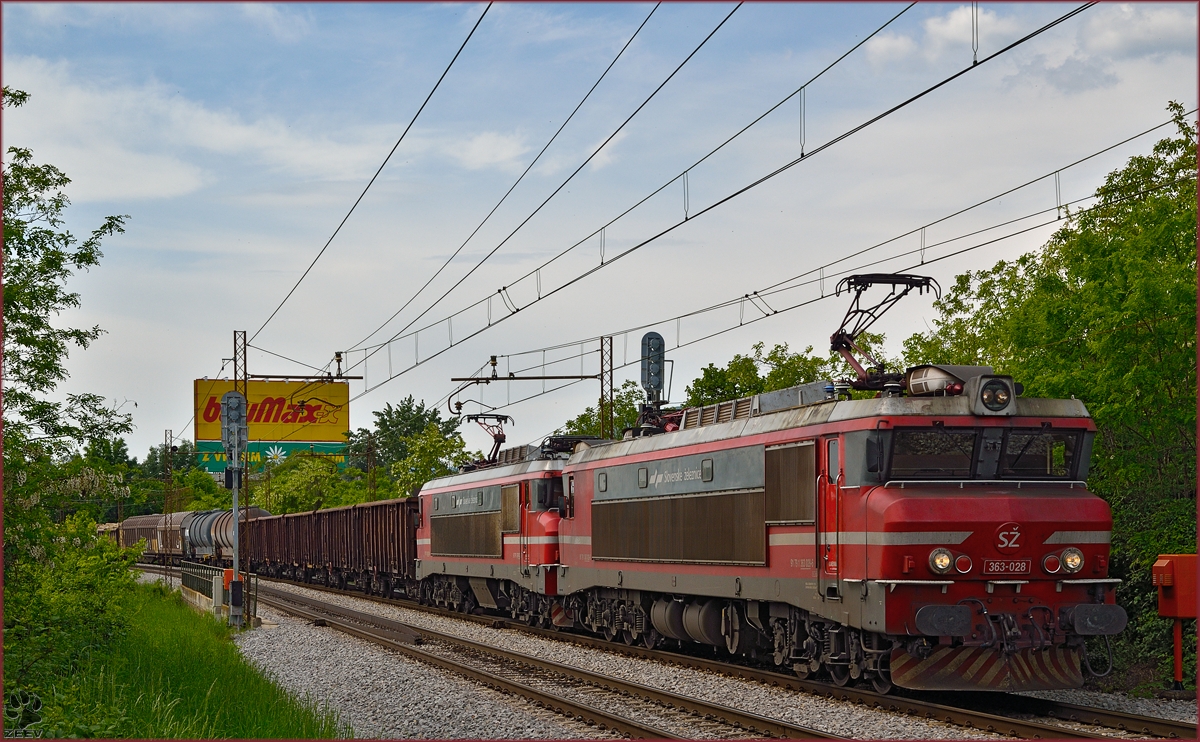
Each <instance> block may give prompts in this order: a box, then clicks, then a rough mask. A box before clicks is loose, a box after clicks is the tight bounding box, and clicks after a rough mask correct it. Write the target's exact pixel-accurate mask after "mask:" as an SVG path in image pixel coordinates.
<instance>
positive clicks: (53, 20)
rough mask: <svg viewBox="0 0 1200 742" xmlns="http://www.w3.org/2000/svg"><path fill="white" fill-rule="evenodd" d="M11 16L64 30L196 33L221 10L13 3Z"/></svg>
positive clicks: (182, 6) (158, 5)
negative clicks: (106, 28) (103, 28)
mask: <svg viewBox="0 0 1200 742" xmlns="http://www.w3.org/2000/svg"><path fill="white" fill-rule="evenodd" d="M4 12H5V16H6V18H5V19H6V20H8V13H10V12H16V13H23V14H24V17H23V18H22V19H21V22H22V23H26V24H30V25H35V26H43V27H55V28H61V27H63V26H71V27H77V28H91V27H97V26H102V25H105V24H112V23H114V22H115V23H116V24H117V25H120V26H122V27H125V28H137V29H147V28H148V29H159V30H170V31H194V30H195V29H196V27H197V26H199V25H201V24H204V23H208V22H212V21H214V20H215V19H216V18H217V15H218V13H219V12H220V11H219V10H215V11H214V9H213V8H212V6H208V7H206V6H205V5H204V4H202V3H200V4H197V3H190V4H184V3H11V4H7V5H5V8H4Z"/></svg>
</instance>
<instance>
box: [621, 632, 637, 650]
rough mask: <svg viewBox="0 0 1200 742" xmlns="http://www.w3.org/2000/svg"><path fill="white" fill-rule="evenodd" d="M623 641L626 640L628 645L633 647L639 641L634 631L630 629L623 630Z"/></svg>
mask: <svg viewBox="0 0 1200 742" xmlns="http://www.w3.org/2000/svg"><path fill="white" fill-rule="evenodd" d="M621 641H623V642H625V644H626V646H630V647H632V646H633V644H634V642H636V641H637V639H636V638H634V636H633V632H632V631H630V630H629V629H625V630H623V631H622V632H621Z"/></svg>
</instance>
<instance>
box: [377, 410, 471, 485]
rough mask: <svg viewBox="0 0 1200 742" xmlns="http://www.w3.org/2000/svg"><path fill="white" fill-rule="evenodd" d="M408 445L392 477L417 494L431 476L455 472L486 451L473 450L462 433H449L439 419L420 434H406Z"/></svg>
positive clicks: (405, 440)
mask: <svg viewBox="0 0 1200 742" xmlns="http://www.w3.org/2000/svg"><path fill="white" fill-rule="evenodd" d="M404 449H405V450H406V451H408V455H407V456H405V457H404V458H403V459H401V460H400V461H397V462H396V463H394V464H392V477H393V478H394V479H395V480H396V487H397V488H398V489H399V490H400V492H401V493H403V494H415V493H416V492H417V490H419V489H420V488H421V485H423V484H425V483H426V482H428V481H429V480H430V479H435V478H437V477H444V476H446V475H447V474H453V473H455V472H456V471H458V469H459V467H461V466H463V465H464V464H467V463H470V462H471V461H475V460H477V459H481V458H483V455H482V454H480V453H478V452H476V453H469V452H468V451H467V450H466V444H465V443H464V442H463V439H462V436H460V435H459V434H458V433H451V434H449V435H447V434H446V433H443V432H442V428H441V427H439V426H438V424H437V423H436V422H432V421H431V422H430V423H429V424H428V425H426V426H425V429H424V430H422V431H421V432H420V433H417V434H416V435H410V436H406V437H405V439H404Z"/></svg>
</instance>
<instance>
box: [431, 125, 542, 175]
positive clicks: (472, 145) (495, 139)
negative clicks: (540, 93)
mask: <svg viewBox="0 0 1200 742" xmlns="http://www.w3.org/2000/svg"><path fill="white" fill-rule="evenodd" d="M443 151H444V152H445V153H446V154H447V155H449V156H450V157H452V158H454V159H455V160H458V162H459V163H460V164H461V165H462V166H463V167H465V168H467V169H468V170H481V169H483V168H487V167H495V166H500V167H503V168H505V169H509V170H511V169H514V168H517V167H519V166H520V163H519V162H518V161H517V158H519V157H520V156H521V155H523V154H525V153H526V152H528V151H529V147H527V146H525V144H524V141H523V139H522V138H521V137H520V136H517V135H515V134H499V133H497V132H494V131H485V132H484V133H482V134H476V135H475V136H473V137H471V138H470V139H468V140H466V141H465V142H454V143H451V144H447V145H445V146H444V147H443Z"/></svg>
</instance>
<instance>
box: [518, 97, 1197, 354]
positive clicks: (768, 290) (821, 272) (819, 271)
mask: <svg viewBox="0 0 1200 742" xmlns="http://www.w3.org/2000/svg"><path fill="white" fill-rule="evenodd" d="M1195 110H1196V109H1193V110H1190V112H1188V113H1187V114H1184V115H1190V114H1192V113H1194V112H1195ZM1171 122H1172V121H1166V122H1164V124H1160V125H1159V126H1154V127H1152V128H1148V130H1146V131H1144V132H1141V133H1139V134H1135V136H1134V137H1129V138H1126V139H1123V140H1122V142H1118V143H1117V144H1114V145H1111V146H1106V148H1104V149H1102V150H1099V151H1097V152H1093V154H1092V155H1088V156H1087V157H1082V158H1080V160H1076V161H1075V162H1073V163H1070V164H1068V166H1064V167H1062V168H1060V169H1058V170H1054V172H1051V173H1050V174H1046V175H1042V176H1040V178H1036V179H1033V180H1028V181H1026V182H1025V184H1022V185H1020V186H1016V187H1014V189H1009V190H1006V191H1004V192H1002V193H997V195H996V196H991V197H989V198H986V199H983V201H980V202H977V203H974V204H972V205H971V207H967V208H965V209H960V210H958V211H955V213H953V214H950V215H947V216H943V217H940V219H937V220H934V221H931V222H929V223H928V225H924V226H922V227H916V228H913V229H910V231H907V232H905V233H902V234H899V235H895V237H892V238H889V239H887V240H883V241H880V243H876V244H874V245H871V246H869V247H864V249H862V250H858V251H856V252H852V253H850V255H847V256H844V257H840V258H836V259H834V261H830V262H828V263H824V264H822V265H818V267H816V268H811V269H808V270H805V271H803V273H800V274H797V275H794V276H791V277H788V279H784V280H782V281H778V282H775V283H772V285H769V286H764V287H762V288H760V289H757V291H755V292H752V293H749V294H743V295H742V297H737V298H733V299H727V300H724V301H719V303H715V304H712V305H708V306H706V307H701V309H697V310H691V311H688V312H684V313H680V315H676V316H673V317H668V318H665V319H656V321H653V322H647V323H643V324H640V325H636V327H631V328H625V329H623V330H617V331H612V333H606V335H610V336H617V335H628V334H629V333H636V331H637V330H642V329H647V328H652V327H655V325H661V324H666V323H670V322H678V321H680V319H688V318H691V317H696V316H698V315H703V313H707V312H712V311H716V310H720V309H726V307H730V306H733V305H736V304H738V303H740V301H743V300H754V299H758V300H761V301H762V303H763V304H764V305H767V304H766V300H764V299H763V298H764V297H770V295H774V294H781V293H784V292H787V291H792V289H796V288H799V287H802V286H811V285H816V283H818V282H821V281H822V280H823V279H826V277H835V276H839V275H845V274H846V273H848V271H852V270H862V269H863V268H870V267H874V265H878V264H881V263H887V262H890V261H895V259H898V258H901V257H906V256H910V255H922V253H924V251H926V250H932V249H935V247H942V246H946V245H949V244H952V243H956V241H960V240H964V239H968V238H972V237H978V235H980V234H984V233H988V232H992V231H995V229H1000V228H1002V227H1008V226H1012V225H1015V223H1019V222H1024V221H1027V220H1030V219H1033V217H1037V216H1043V215H1046V214H1050V213H1055V215H1056V216H1055V219H1052V220H1049V221H1045V222H1043V223H1040V225H1036V226H1034V227H1031V228H1028V229H1022V231H1021V232H1018V233H1013V235H1018V234H1024V233H1026V232H1028V231H1031V229H1037V228H1039V227H1045V226H1050V225H1054V223H1055V222H1057V221H1061V219H1062V217H1061V215H1060V210H1061V209H1066V208H1069V207H1072V205H1076V204H1080V203H1084V202H1086V201H1091V199H1093V198H1096V195H1094V193H1093V195H1088V196H1085V197H1081V198H1076V199H1073V201H1069V202H1067V203H1062V202H1061V197H1060V198H1056V205H1055V207H1048V208H1045V209H1039V210H1037V211H1032V213H1028V214H1025V215H1021V216H1018V217H1015V219H1008V220H1004V221H1002V222H997V223H992V225H990V226H986V227H983V228H978V229H973V231H971V232H967V233H964V234H959V235H958V237H952V238H948V239H943V240H941V241H937V243H926V244H923V245H922V247H918V249H914V250H906V251H904V252H899V253H894V255H890V256H887V257H883V258H878V259H875V261H872V262H870V263H865V264H860V265H857V267H856V268H853V269H850V270H848V271H847V270H842V271H840V273H828V271H829V269H830V268H834V267H836V265H839V264H841V263H845V262H846V261H850V259H852V258H856V257H859V256H863V255H865V253H868V252H871V251H874V250H877V249H880V247H882V246H884V245H889V244H893V243H896V241H899V240H901V239H904V238H906V237H911V235H912V234H916V233H918V232H920V233H923V232H924V231H925V229H926V227H929V226H932V225H937V223H941V222H944V221H947V220H948V219H952V217H953V216H958V215H961V214H965V213H967V211H970V210H972V209H976V208H978V207H982V205H984V204H988V203H990V202H992V201H996V199H997V198H1001V197H1003V196H1007V195H1009V193H1012V192H1014V191H1016V190H1020V189H1024V187H1027V186H1030V185H1032V184H1036V182H1039V181H1042V180H1045V179H1046V178H1049V176H1050V175H1054V174H1057V173H1060V172H1061V170H1064V169H1067V168H1070V167H1074V166H1075V164H1079V163H1081V162H1086V161H1088V160H1091V158H1093V157H1096V156H1098V155H1100V154H1103V152H1106V151H1110V150H1111V149H1114V148H1116V146H1120V145H1121V144H1127V143H1128V142H1132V140H1134V139H1136V138H1138V137H1141V136H1145V134H1147V133H1151V132H1153V131H1156V130H1158V128H1162V127H1163V126H1168V125H1170V124H1171ZM1170 185H1174V182H1171V181H1166V182H1163V184H1158V185H1157V186H1154V187H1152V189H1147V190H1144V191H1139V192H1138V193H1134V195H1133V196H1140V195H1142V193H1147V192H1152V191H1154V190H1158V189H1160V187H1166V186H1170ZM1085 210H1086V209H1085ZM1006 239H1007V238H1006ZM989 244H990V243H989ZM973 249H974V247H972V249H968V250H973ZM952 255H959V253H952ZM944 257H949V256H942V257H940V258H937V259H935V261H926V259H924V258H922V261H919V262H918V263H917V265H914V267H913V268H917V267H920V265H922V264H929V263H934V262H937V261H941V259H944ZM814 274H816V275H818V276H820V277H817V279H811V280H808V281H802V279H805V277H808V276H812V275H814ZM797 281H799V282H798V283H797ZM821 293H822V295H823V294H824V292H823V291H822V292H821ZM767 307H768V310H769V311H764V310H762V309H760V312H762V313H763V315H766V316H770V315H775V313H779V311H780V310H774V309H770V306H769V305H767ZM600 337H601V336H600V335H595V336H592V337H586V339H583V340H570V341H564V342H559V343H556V345H552V346H545V347H539V348H532V349H528V351H521V352H518V353H509V354H503V355H497V358H505V359H511V358H518V357H522V355H535V354H540V353H547V352H552V351H558V349H563V348H572V347H575V346H578V345H583V343H588V342H595V341H596V340H599V339H600ZM592 353H598V351H589V352H588V354H592ZM574 358H576V357H575V355H569V357H565V358H562V359H557V360H556V361H552V363H562V361H565V360H571V359H574ZM534 367H538V366H536V365H532V366H526V367H523V369H518V370H517V371H516V373H520V372H523V371H528V370H529V369H534Z"/></svg>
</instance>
